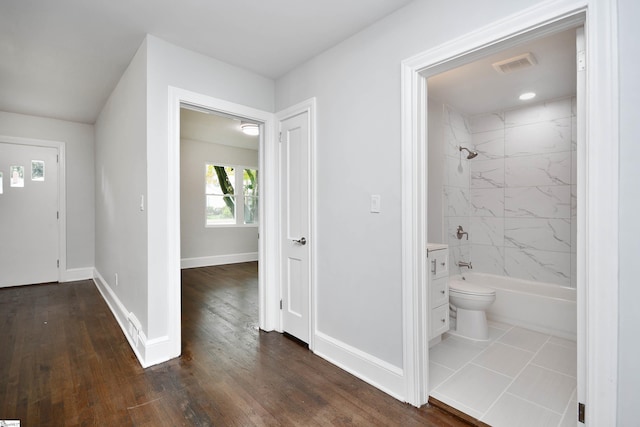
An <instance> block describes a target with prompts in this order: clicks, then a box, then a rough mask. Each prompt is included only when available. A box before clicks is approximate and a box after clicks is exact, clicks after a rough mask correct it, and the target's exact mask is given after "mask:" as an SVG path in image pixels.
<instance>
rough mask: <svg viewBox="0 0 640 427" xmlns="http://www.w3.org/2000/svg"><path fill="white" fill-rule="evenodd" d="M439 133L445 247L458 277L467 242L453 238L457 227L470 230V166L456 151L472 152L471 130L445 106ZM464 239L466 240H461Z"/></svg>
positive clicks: (468, 250) (466, 258)
mask: <svg viewBox="0 0 640 427" xmlns="http://www.w3.org/2000/svg"><path fill="white" fill-rule="evenodd" d="M442 117H443V130H444V138H443V139H444V142H445V145H446V149H445V158H444V159H443V161H444V162H446V163H445V167H444V171H445V174H446V176H445V177H444V180H443V183H444V186H443V197H444V199H443V206H444V212H443V222H444V224H443V225H444V232H445V240H444V242H445V243H448V244H449V257H450V265H451V266H454V268H451V269H450V270H449V271H450V272H451V274H458V273H459V271H460V270H459V269H458V267H457V265H458V262H459V261H469V260H470V256H471V241H472V240H471V239H469V240H467V239H466V238H463V239H462V240H459V239H458V238H457V237H456V229H457V227H458V226H459V225H460V226H462V228H464V230H465V231H467V232H469V226H470V221H469V220H470V207H471V205H470V200H471V199H470V179H471V174H470V169H469V167H470V162H471V161H474V160H475V159H474V160H471V161H470V160H467V158H466V157H467V156H466V155H465V154H462V153H460V150H459V149H458V147H460V146H463V147H467V148H469V149H472V141H471V127H470V122H469V120H468V118H467V117H466V116H464V115H463V114H461V113H460V112H458V111H457V110H455V109H454V108H453V107H450V106H448V105H444V106H443V115H442ZM465 237H466V236H465Z"/></svg>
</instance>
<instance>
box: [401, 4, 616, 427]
mask: <svg viewBox="0 0 640 427" xmlns="http://www.w3.org/2000/svg"><path fill="white" fill-rule="evenodd" d="M582 22H584V25H585V32H586V38H587V47H586V57H587V63H588V64H589V65H588V68H587V84H586V91H587V93H586V110H587V111H586V123H587V130H586V141H585V142H586V149H585V153H586V159H585V160H584V166H585V172H584V176H585V181H586V185H585V186H584V187H586V188H585V190H584V191H583V192H582V194H579V196H578V197H584V198H585V199H586V202H585V206H584V212H580V211H579V212H578V215H579V216H580V215H583V216H584V218H585V219H584V221H580V222H579V224H578V226H579V229H578V235H579V236H580V235H582V236H583V238H579V239H578V254H579V260H580V259H583V260H584V261H583V262H580V261H579V262H578V304H580V305H582V306H583V307H582V313H584V314H583V318H580V319H578V322H579V325H578V330H579V335H578V352H579V353H580V352H582V353H583V355H582V356H584V357H581V356H579V357H578V361H579V362H580V361H581V360H582V362H580V363H584V364H585V366H579V367H578V376H579V378H578V401H579V402H582V403H585V404H586V420H587V424H588V425H615V424H616V411H617V382H616V381H615V380H613V379H615V378H616V377H617V349H618V343H617V334H616V333H615V331H617V320H618V319H617V316H618V297H617V296H618V287H617V283H618V279H617V265H618V199H617V197H618V157H617V156H618V127H617V126H618V106H617V94H618V73H617V67H618V65H617V64H618V61H617V57H616V55H617V38H616V37H617V36H616V35H617V28H616V25H617V15H616V6H615V2H609V1H607V0H579V1H574V0H557V1H549V2H543V3H541V4H539V5H537V6H534V7H531V8H529V9H526V10H524V11H522V12H521V13H518V14H515V15H512V16H510V17H507V18H506V19H503V20H500V21H497V22H496V23H494V24H491V25H488V26H487V27H484V28H481V29H479V30H477V31H474V32H472V33H469V34H467V35H465V36H463V37H460V38H458V39H455V40H453V41H451V42H449V43H445V44H443V45H440V46H438V47H436V48H434V49H431V50H429V51H426V52H423V53H420V54H418V55H416V56H414V57H412V58H408V59H406V60H405V61H403V63H402V74H401V76H402V82H401V84H402V170H403V176H402V188H403V206H402V212H403V214H402V222H403V227H402V233H403V234H402V241H403V254H404V256H403V266H402V268H403V284H402V289H403V331H404V333H403V336H404V340H403V342H404V377H405V389H406V396H407V397H406V400H407V401H408V402H409V403H411V404H413V405H415V406H420V405H422V404H424V403H426V401H427V398H428V356H429V354H428V340H427V335H426V334H427V331H428V326H429V324H428V322H429V319H428V316H427V315H426V314H427V313H426V308H425V307H428V306H429V305H428V297H429V296H428V293H427V292H426V291H425V288H424V286H425V283H426V271H427V270H426V264H425V258H426V257H425V253H424V252H425V250H426V243H427V241H426V221H427V219H426V213H427V209H426V202H427V198H426V191H427V190H426V189H427V177H426V165H427V163H426V141H427V115H426V111H427V109H426V79H427V77H428V76H430V75H434V74H437V73H439V72H442V71H445V70H447V69H451V68H454V67H456V66H458V65H461V64H463V63H467V62H471V61H473V60H474V59H475V58H477V57H478V56H481V55H485V54H487V53H490V51H491V50H492V49H496V47H498V48H499V49H504V48H505V47H506V46H507V44H508V43H512V44H516V43H520V42H522V41H524V40H527V39H530V38H538V37H541V36H542V35H544V34H545V33H548V32H553V31H559V30H560V29H562V28H564V29H568V28H572V27H576V26H577V25H578V24H579V23H582ZM604 142H606V143H604ZM579 209H580V208H579ZM580 227H582V229H581V228H580ZM612 284H615V285H616V286H611V285H612ZM424 301H427V304H425V303H424ZM580 310H581V308H580V307H579V313H580ZM581 323H582V324H581ZM580 330H583V331H584V332H583V333H582V334H580ZM581 335H584V336H581ZM580 377H586V378H580Z"/></svg>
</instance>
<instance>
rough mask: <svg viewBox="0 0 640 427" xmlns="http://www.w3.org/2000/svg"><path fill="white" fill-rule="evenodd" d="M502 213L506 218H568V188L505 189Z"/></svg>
mask: <svg viewBox="0 0 640 427" xmlns="http://www.w3.org/2000/svg"><path fill="white" fill-rule="evenodd" d="M504 213H505V216H508V217H522V218H570V217H571V189H570V186H568V185H556V186H539V187H515V188H507V189H506V190H505V194H504Z"/></svg>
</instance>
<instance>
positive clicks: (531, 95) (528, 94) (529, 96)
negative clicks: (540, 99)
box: [520, 92, 536, 101]
mask: <svg viewBox="0 0 640 427" xmlns="http://www.w3.org/2000/svg"><path fill="white" fill-rule="evenodd" d="M535 97H536V93H535V92H525V93H523V94H522V95H520V101H527V100H529V99H533V98H535Z"/></svg>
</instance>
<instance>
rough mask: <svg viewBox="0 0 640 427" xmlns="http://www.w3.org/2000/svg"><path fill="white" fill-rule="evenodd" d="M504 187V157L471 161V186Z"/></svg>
mask: <svg viewBox="0 0 640 427" xmlns="http://www.w3.org/2000/svg"><path fill="white" fill-rule="evenodd" d="M502 187H504V159H494V160H475V159H474V160H472V161H471V188H502Z"/></svg>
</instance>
